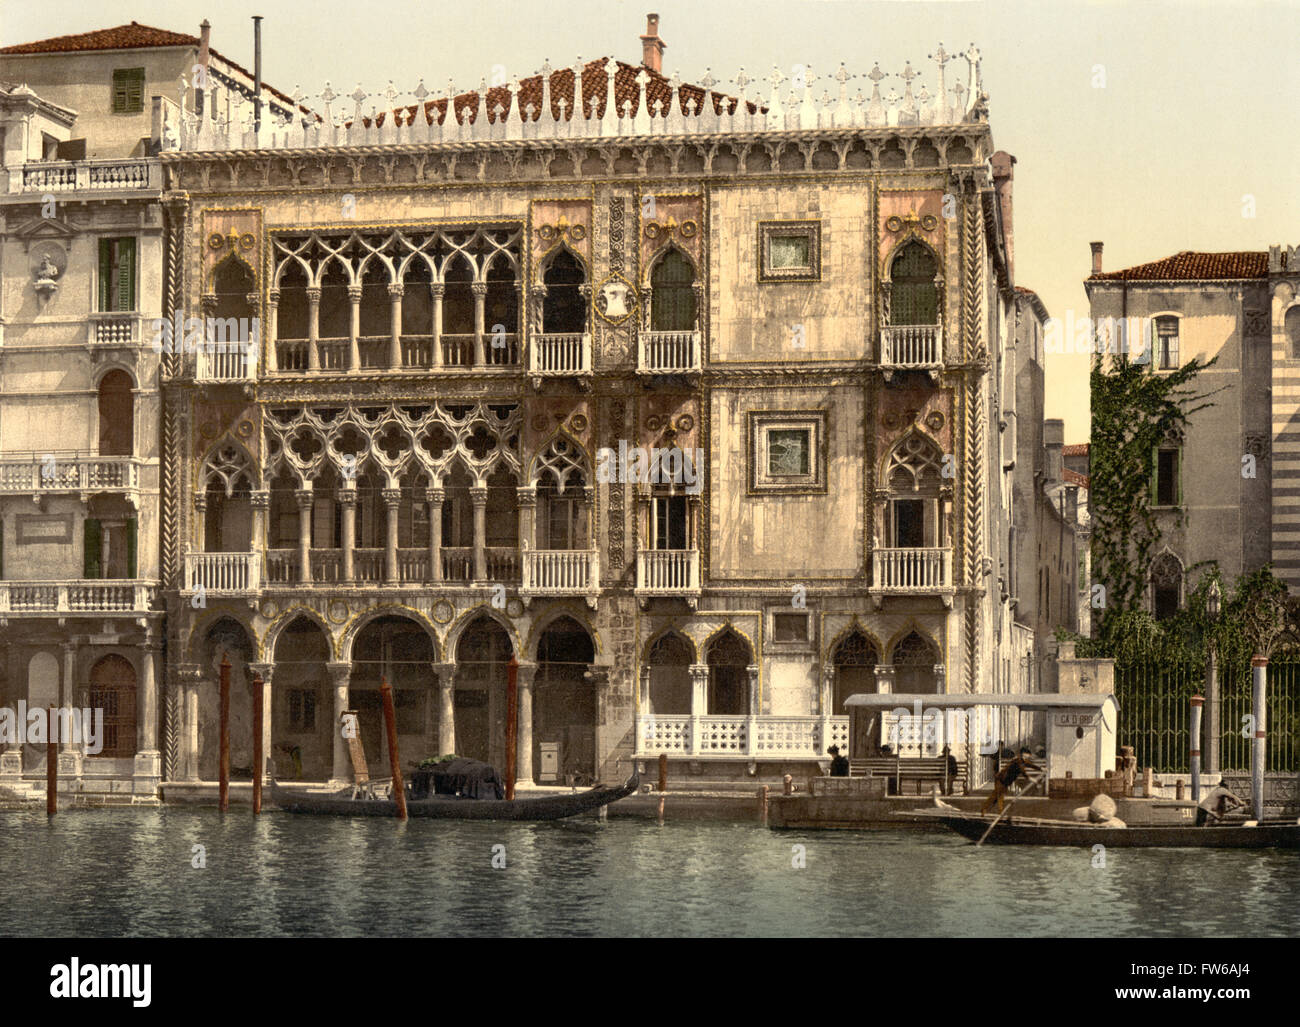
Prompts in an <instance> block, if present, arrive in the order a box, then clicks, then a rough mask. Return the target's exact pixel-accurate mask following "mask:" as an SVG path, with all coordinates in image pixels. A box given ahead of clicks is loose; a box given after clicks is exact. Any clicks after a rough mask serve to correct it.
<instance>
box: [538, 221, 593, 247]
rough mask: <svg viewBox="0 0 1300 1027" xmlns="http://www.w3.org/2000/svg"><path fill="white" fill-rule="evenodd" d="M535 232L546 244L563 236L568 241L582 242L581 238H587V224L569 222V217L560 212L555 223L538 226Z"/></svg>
mask: <svg viewBox="0 0 1300 1027" xmlns="http://www.w3.org/2000/svg"><path fill="white" fill-rule="evenodd" d="M537 234H538V236H539V237H540V238H541V240H542V241H543V242H544V243H546V244H547V245H550V244H551V243H555V242H558V241H559V240H560V239H564V238H567V239H568V240H569V241H570V242H582V240H583V239H585V238H587V226H586V225H583V224H577V223H575V224H569V219H568V218H566V217H565V216H564V215H563V214H561V215H560V217H559V219H558V220H557V221H556V222H555V224H553V225H542V226H541V227H539V228H538V229H537Z"/></svg>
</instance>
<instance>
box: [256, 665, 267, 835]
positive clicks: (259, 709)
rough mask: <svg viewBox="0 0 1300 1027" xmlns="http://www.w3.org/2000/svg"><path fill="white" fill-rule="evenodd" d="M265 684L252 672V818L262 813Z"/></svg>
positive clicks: (264, 755) (258, 675)
mask: <svg viewBox="0 0 1300 1027" xmlns="http://www.w3.org/2000/svg"><path fill="white" fill-rule="evenodd" d="M265 690H266V682H264V681H263V680H262V675H261V674H259V673H257V671H253V816H257V815H258V814H259V813H261V812H262V768H263V765H264V761H265V758H266V754H265V753H264V752H263V751H262V730H263V723H262V720H263V716H264V714H265V707H264V706H263V705H262V700H263V697H264V694H265Z"/></svg>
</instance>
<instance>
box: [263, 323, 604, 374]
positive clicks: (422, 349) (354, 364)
mask: <svg viewBox="0 0 1300 1027" xmlns="http://www.w3.org/2000/svg"><path fill="white" fill-rule="evenodd" d="M271 349H272V350H273V351H274V356H275V359H274V361H270V354H268V365H267V374H268V375H276V374H305V373H306V374H316V373H321V374H354V373H364V372H367V371H371V372H377V371H423V372H426V373H427V372H431V371H434V372H442V371H462V370H464V371H478V372H482V371H498V370H508V369H514V368H518V367H519V336H518V334H516V333H507V334H504V335H495V336H494V335H490V334H484V335H483V336H482V339H481V341H480V338H479V336H476V335H474V334H468V335H467V334H441V335H438V336H434V335H406V334H402V335H400V336H398V339H397V345H396V347H394V345H393V339H392V337H391V336H388V335H362V336H358V337H357V339H356V343H355V345H354V344H353V340H352V339H351V338H320V339H316V340H315V343H314V344H313V342H312V340H311V339H293V338H288V339H276V340H275V342H274V344H273V345H272V347H271ZM588 351H590V347H588Z"/></svg>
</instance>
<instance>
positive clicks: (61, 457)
mask: <svg viewBox="0 0 1300 1027" xmlns="http://www.w3.org/2000/svg"><path fill="white" fill-rule="evenodd" d="M139 487H140V486H139V466H138V462H137V461H136V460H135V459H134V458H133V457H95V456H80V455H68V454H64V453H60V452H54V453H35V454H31V455H26V454H25V455H23V456H21V457H17V456H6V455H2V454H0V493H15V492H87V491H101V492H102V491H104V490H107V489H136V488H139Z"/></svg>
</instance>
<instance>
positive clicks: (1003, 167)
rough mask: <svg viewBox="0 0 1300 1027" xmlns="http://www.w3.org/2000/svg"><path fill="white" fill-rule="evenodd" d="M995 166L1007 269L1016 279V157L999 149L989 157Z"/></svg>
mask: <svg viewBox="0 0 1300 1027" xmlns="http://www.w3.org/2000/svg"><path fill="white" fill-rule="evenodd" d="M989 163H990V164H991V165H992V166H993V190H994V192H996V193H997V194H998V213H999V214H1000V215H1001V217H1002V235H1003V237H1004V238H1005V239H1006V241H1007V271H1008V272H1009V273H1010V275H1011V280H1012V281H1013V282H1014V281H1015V280H1016V236H1015V229H1014V226H1013V224H1012V220H1011V181H1012V179H1014V178H1015V177H1016V174H1015V172H1014V171H1013V170H1012V169H1013V168H1014V167H1015V165H1016V158H1015V157H1013V156H1011V154H1009V153H1007V152H1006V150H999V151H998V152H997V153H995V154H994V155H993V156H992V157H990V158H989Z"/></svg>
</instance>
